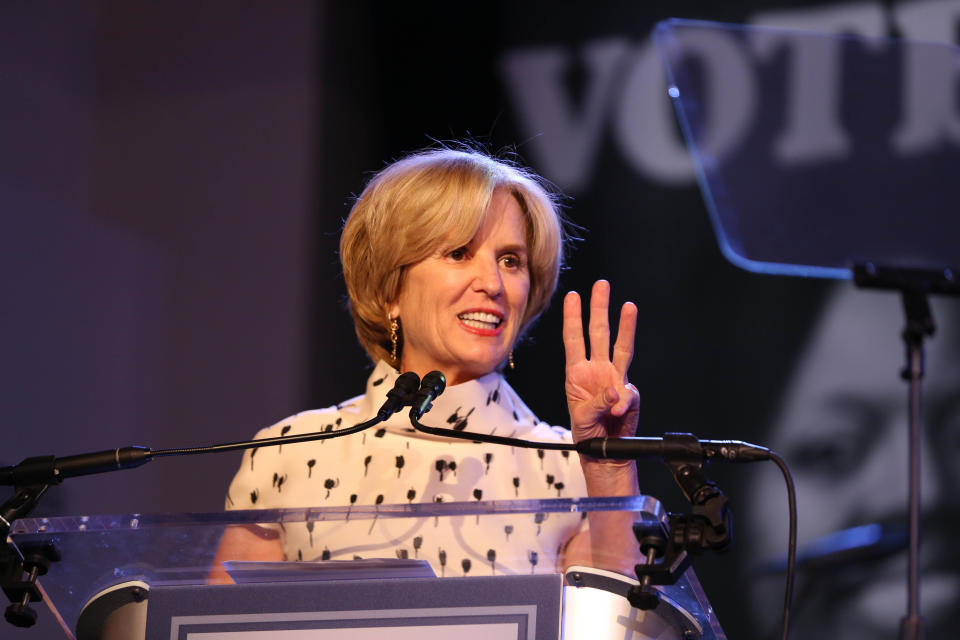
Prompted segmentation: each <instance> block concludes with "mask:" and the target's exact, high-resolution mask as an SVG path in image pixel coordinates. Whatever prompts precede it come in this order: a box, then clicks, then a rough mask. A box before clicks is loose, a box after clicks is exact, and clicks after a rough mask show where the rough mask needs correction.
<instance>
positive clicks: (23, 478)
mask: <svg viewBox="0 0 960 640" xmlns="http://www.w3.org/2000/svg"><path fill="white" fill-rule="evenodd" d="M153 454H154V452H153V451H151V450H150V449H148V448H147V447H136V446H134V447H122V448H119V449H109V450H107V451H96V452H94V453H82V454H80V455H75V456H64V457H62V458H55V457H53V456H40V457H36V458H27V459H26V460H24V461H22V462H21V463H20V464H18V465H16V466H12V467H0V485H14V486H22V485H29V484H36V483H54V484H59V483H60V482H62V481H63V479H64V478H72V477H75V476H86V475H91V474H95V473H104V472H106V471H120V470H121V469H132V468H134V467H139V466H140V465H142V464H146V463H147V462H150V460H151V459H152V458H153Z"/></svg>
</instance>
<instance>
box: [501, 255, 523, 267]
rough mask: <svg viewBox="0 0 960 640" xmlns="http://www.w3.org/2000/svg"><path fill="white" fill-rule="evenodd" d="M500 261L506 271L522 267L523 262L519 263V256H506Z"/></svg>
mask: <svg viewBox="0 0 960 640" xmlns="http://www.w3.org/2000/svg"><path fill="white" fill-rule="evenodd" d="M500 260H501V261H502V262H503V266H505V267H506V268H508V269H519V268H520V267H522V266H523V262H521V261H520V257H519V256H515V255H507V256H503V257H502V258H500Z"/></svg>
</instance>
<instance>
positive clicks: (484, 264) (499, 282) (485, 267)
mask: <svg viewBox="0 0 960 640" xmlns="http://www.w3.org/2000/svg"><path fill="white" fill-rule="evenodd" d="M474 269H475V271H474V287H475V288H476V289H477V290H478V291H483V292H484V293H486V294H487V295H489V296H490V297H497V296H499V295H500V294H501V293H502V292H503V278H502V277H501V274H500V264H499V263H498V262H497V260H496V259H495V258H492V257H490V258H487V257H480V256H478V257H476V258H475V259H474Z"/></svg>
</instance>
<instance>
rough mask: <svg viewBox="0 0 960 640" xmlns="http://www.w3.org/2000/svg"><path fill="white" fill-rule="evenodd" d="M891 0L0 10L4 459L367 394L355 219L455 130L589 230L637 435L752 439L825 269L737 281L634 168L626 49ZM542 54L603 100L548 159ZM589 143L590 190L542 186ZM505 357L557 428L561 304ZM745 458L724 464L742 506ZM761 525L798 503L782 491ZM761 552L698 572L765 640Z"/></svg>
mask: <svg viewBox="0 0 960 640" xmlns="http://www.w3.org/2000/svg"><path fill="white" fill-rule="evenodd" d="M949 5H950V3H943V2H927V3H924V2H918V3H903V6H909V7H913V9H914V10H916V11H919V10H921V9H924V7H925V6H926V7H927V8H929V13H930V14H931V15H933V16H934V17H935V18H936V16H941V18H936V19H929V20H927V21H926V22H924V21H923V20H919V21H914V22H911V23H910V25H912V26H911V27H910V28H911V29H912V31H910V33H908V35H910V36H911V37H918V38H924V39H940V40H944V39H945V38H944V35H946V36H948V37H947V38H946V39H948V40H951V41H956V40H957V24H958V22H957V17H958V15H960V11H957V10H954V9H955V8H954V9H951V8H950V6H949ZM945 6H946V8H945ZM900 8H902V7H901V5H899V4H897V3H860V4H856V5H847V4H840V3H799V2H766V3H764V2H748V1H743V2H727V3H723V4H722V6H720V5H718V3H713V2H689V3H682V4H680V5H678V3H666V2H647V3H609V2H591V3H586V4H580V3H578V4H572V3H571V4H560V3H522V4H517V3H507V2H492V3H485V4H483V5H482V6H469V7H464V6H461V5H452V4H448V3H440V2H425V3H417V4H415V5H411V4H409V3H401V4H398V3H376V2H349V3H347V2H317V3H311V2H292V1H291V2H277V3H269V4H267V3H258V2H201V3H185V2H183V3H181V2H174V3H151V2H117V1H111V0H102V1H100V2H96V1H94V0H89V1H87V2H78V3H56V2H40V3H30V4H26V3H23V4H17V5H14V4H7V5H5V6H4V7H3V8H2V9H0V81H2V82H3V86H4V94H5V98H4V99H3V100H2V102H0V144H2V149H3V152H2V153H0V206H2V207H3V213H2V217H0V220H2V229H3V231H2V233H0V273H2V276H0V287H2V291H0V293H2V297H3V303H2V306H0V335H2V338H0V340H2V342H0V344H2V354H3V362H4V366H3V367H2V368H0V389H2V391H0V403H2V405H0V406H2V407H3V412H2V414H0V418H2V419H3V421H4V426H3V431H4V434H5V437H6V443H5V446H4V448H3V449H2V450H0V451H2V453H0V462H3V463H5V464H10V463H14V462H16V461H18V460H19V459H21V458H23V457H26V456H28V455H40V454H55V455H66V454H69V453H74V452H79V451H87V450H96V449H100V448H107V447H113V446H117V445H125V444H131V443H133V444H142V445H147V446H150V447H153V448H163V447H168V446H190V445H200V444H205V443H211V442H219V441H226V440H236V439H240V438H244V437H247V436H249V435H252V434H253V433H254V432H255V431H256V429H258V428H259V427H261V426H264V425H267V424H270V423H272V422H274V421H276V420H277V419H280V418H282V417H283V416H285V415H289V414H290V413H293V412H295V411H297V410H301V409H304V408H309V407H319V406H328V405H330V404H333V403H335V402H338V401H340V400H342V399H344V398H346V397H349V396H353V395H356V394H357V393H359V392H360V391H361V390H362V385H363V381H364V379H365V376H366V371H367V370H368V369H369V366H370V364H369V363H368V362H367V361H366V358H365V356H364V354H363V352H362V350H361V349H360V347H359V346H358V345H357V343H356V340H355V338H354V334H353V328H352V325H351V322H350V319H349V316H348V314H347V313H346V311H345V309H344V297H345V289H344V286H343V282H342V278H341V277H340V269H339V264H338V259H337V255H336V247H337V242H338V237H339V229H340V225H341V223H342V219H343V217H344V216H345V215H346V213H347V212H348V210H349V206H350V202H351V199H352V196H353V194H356V193H359V191H360V190H361V189H362V188H363V185H364V183H365V181H366V180H367V179H368V178H369V177H370V175H371V174H372V173H373V172H375V171H376V170H378V169H379V168H381V167H383V166H384V165H385V164H386V163H387V162H388V161H389V160H391V159H393V158H397V157H399V156H401V155H403V154H404V153H405V152H409V151H413V150H417V149H420V148H423V147H425V146H430V145H432V144H434V142H435V141H456V140H461V141H462V140H469V141H472V142H474V143H476V144H478V145H480V146H483V147H484V148H487V149H489V150H491V151H493V152H501V151H504V150H506V151H509V152H515V153H516V154H517V155H518V156H519V157H520V158H521V159H522V160H523V161H524V162H525V163H527V164H529V165H530V166H532V167H533V168H534V169H535V170H537V171H539V172H541V173H543V174H544V175H545V177H546V178H547V179H549V180H552V181H554V182H555V183H556V184H557V186H558V187H559V188H560V189H561V190H563V191H564V192H565V194H566V195H567V196H568V198H567V199H566V201H565V205H566V212H567V214H568V216H569V218H570V220H571V221H572V222H573V223H575V224H576V225H578V227H579V229H580V230H579V231H578V234H579V235H580V236H581V238H582V241H580V242H577V243H576V246H575V248H574V250H573V251H572V253H571V255H570V259H569V269H568V270H566V271H565V272H564V273H563V275H562V277H561V284H560V290H561V291H565V290H570V289H576V290H579V291H586V290H587V289H588V288H589V286H590V284H591V283H592V282H593V281H594V280H595V279H597V278H600V277H605V278H608V279H609V280H610V281H611V283H612V285H613V295H614V299H615V301H616V302H622V301H624V300H633V301H635V302H636V303H637V305H638V306H639V309H640V322H639V327H638V338H637V342H636V357H635V360H634V364H633V367H632V369H631V380H632V381H633V382H634V383H635V384H636V385H637V387H638V388H639V389H640V390H641V394H642V396H643V406H642V415H641V432H642V433H643V434H648V435H656V434H661V433H663V432H665V431H692V432H694V433H696V434H697V435H698V436H701V437H707V438H709V437H715V438H739V439H745V440H756V441H759V442H763V440H764V435H763V434H764V431H765V429H766V426H765V425H766V424H767V423H768V422H769V420H770V419H771V415H772V414H773V412H774V411H775V408H776V406H777V403H778V397H779V396H778V392H779V390H780V389H781V387H782V386H783V384H784V383H785V380H786V379H787V376H788V375H789V372H790V367H791V364H792V363H793V361H794V359H795V358H796V356H797V354H798V353H799V351H800V349H801V348H802V346H803V344H804V338H805V337H806V335H807V334H808V331H809V327H810V324H811V322H812V320H813V318H814V317H815V315H816V313H817V310H818V307H819V304H820V303H821V301H822V300H823V299H824V296H825V295H826V293H827V289H828V286H829V285H828V284H825V283H823V282H821V281H814V280H803V279H798V278H775V277H771V276H761V275H755V274H750V273H747V272H744V271H740V270H738V269H737V268H735V267H733V266H732V265H730V264H729V263H728V262H727V261H726V260H725V259H724V258H723V257H722V256H721V254H720V251H719V249H718V248H717V243H716V240H715V238H714V235H713V230H712V228H711V226H710V222H709V219H708V216H707V213H706V209H705V207H704V205H703V200H702V198H701V196H700V193H699V191H698V189H697V188H696V184H695V181H694V177H693V173H692V170H687V171H684V170H675V169H674V170H671V169H669V166H668V165H669V163H668V160H669V158H667V157H666V156H664V160H663V162H664V164H663V166H660V165H658V164H657V162H658V156H657V154H656V153H651V154H648V156H647V162H648V164H646V165H644V164H643V163H642V162H637V161H636V160H635V159H631V156H630V153H629V152H628V151H625V149H626V148H627V147H628V144H627V143H626V142H624V139H623V138H624V135H625V134H624V126H625V125H624V124H623V123H624V121H625V119H629V118H630V117H633V116H632V115H631V111H630V109H631V108H632V104H631V102H630V100H631V94H629V93H628V92H627V91H626V88H627V87H629V86H631V85H630V82H629V77H630V76H629V74H630V73H631V70H632V68H635V67H632V65H639V64H640V62H639V60H640V57H632V56H634V55H635V56H642V55H645V54H644V53H643V52H644V51H646V49H645V48H646V47H649V46H650V45H649V33H650V30H651V28H652V26H653V25H654V23H655V22H656V21H658V20H660V19H663V18H666V17H670V16H677V17H691V18H701V19H710V20H721V21H726V22H738V23H754V24H760V23H762V24H782V25H783V26H799V25H806V26H807V28H817V27H819V28H820V30H824V31H842V30H847V31H854V32H861V31H865V32H869V33H870V34H872V35H884V34H888V33H897V32H898V31H902V30H903V29H904V28H905V27H904V24H905V22H904V21H899V22H898V18H897V16H898V15H900V14H898V10H899V9H900ZM465 12H466V17H465ZM944 16H945V17H948V18H949V20H947V19H945V18H944ZM917 25H919V26H917ZM924 25H927V27H924ZM924 28H928V29H929V33H925V32H923V29H924ZM605 41H610V42H614V43H617V46H621V47H624V48H625V50H627V51H633V52H635V54H631V55H630V56H626V57H624V58H623V60H622V61H621V62H620V63H618V65H617V67H616V70H615V71H614V76H613V79H612V81H611V82H610V83H609V85H608V86H607V88H606V91H605V92H602V94H600V95H599V97H597V95H598V94H597V93H595V92H594V91H593V89H595V85H593V84H592V83H593V82H594V81H595V78H594V76H593V75H591V67H590V64H589V63H588V61H587V60H585V57H584V55H583V52H584V51H587V50H589V49H590V48H591V47H594V46H596V45H597V43H603V42H605ZM544 51H547V52H553V54H556V55H560V56H561V57H562V58H563V59H564V60H566V64H564V65H563V69H562V73H561V75H560V81H559V84H558V85H557V89H558V92H559V93H558V95H559V96H561V97H562V98H563V100H564V101H565V104H566V106H565V108H566V109H568V110H569V114H571V115H572V117H574V119H575V120H576V118H577V117H580V116H582V117H583V122H587V121H588V120H589V118H587V116H586V115H585V114H587V112H588V111H589V108H590V106H591V104H592V103H591V99H596V100H599V102H598V103H597V104H600V105H601V106H599V107H596V109H595V111H590V113H593V114H594V115H595V116H596V117H595V118H594V119H593V120H591V122H594V124H595V126H593V128H591V127H588V126H585V127H584V130H587V129H589V130H590V131H591V132H592V133H591V134H590V135H587V136H586V137H585V138H584V140H587V142H585V143H584V144H579V145H576V144H575V145H572V146H569V147H564V146H563V145H557V140H558V138H557V133H558V132H557V131H555V130H549V128H548V129H547V130H544V128H542V127H539V128H538V127H537V126H536V123H535V122H531V121H529V120H528V119H527V118H525V117H524V115H523V114H522V109H520V108H519V107H518V99H519V98H518V94H517V93H516V91H514V90H512V89H511V84H510V82H509V80H508V76H507V71H506V70H505V69H506V66H507V61H508V60H510V59H512V57H514V56H523V55H526V54H529V53H531V52H533V53H537V52H544ZM650 91H660V92H661V93H662V87H660V88H659V89H658V88H657V87H656V86H655V85H654V86H651V87H650ZM548 98H549V96H544V99H545V100H546V99H548ZM662 100H664V101H666V98H665V97H663V98H662ZM594 106H595V105H594ZM636 111H637V115H636V117H637V118H641V119H642V118H644V117H646V112H644V111H642V110H641V109H640V106H639V105H638V106H637V107H636ZM625 114H626V115H625ZM660 122H663V123H665V126H667V127H669V135H665V136H664V138H667V139H669V140H670V141H672V144H673V147H672V151H673V152H679V150H682V148H683V147H682V142H681V139H680V137H679V133H678V132H677V130H676V128H675V125H674V124H673V122H672V120H669V121H660ZM667 151H670V150H669V149H668V150H667ZM581 153H582V154H583V155H582V158H583V166H584V167H586V168H585V169H584V170H583V171H581V172H580V173H579V174H578V175H579V178H577V179H571V178H569V177H568V176H566V175H565V174H564V175H557V172H555V171H554V173H553V174H552V173H551V169H552V168H553V167H557V166H568V165H565V164H564V163H565V162H566V161H567V160H568V159H569V158H572V157H574V156H575V155H577V154H581ZM665 153H666V152H665ZM564 154H567V155H564ZM658 167H659V168H658ZM663 167H668V168H663ZM891 339H896V336H892V337H891ZM516 362H517V369H516V371H514V372H511V373H510V374H509V379H510V382H511V384H512V385H513V386H514V387H515V388H516V389H517V390H518V391H519V392H520V394H521V395H522V396H523V397H524V398H525V400H526V401H527V403H528V404H529V405H530V406H531V407H532V408H533V409H534V410H535V411H537V412H538V413H539V414H540V417H541V418H542V419H544V420H547V421H549V422H551V423H554V424H565V423H566V410H565V406H564V401H563V395H562V388H563V387H562V382H563V352H562V348H561V342H560V316H559V305H553V306H552V307H551V308H550V309H549V310H548V311H547V312H546V313H545V314H544V316H543V317H542V319H541V320H540V322H539V325H538V326H537V327H536V328H535V329H534V331H533V332H532V334H531V337H530V339H529V340H528V341H527V342H526V343H525V344H523V345H521V346H520V347H519V348H518V349H517V351H516ZM238 459H239V456H233V455H221V456H214V457H208V458H206V459H205V460H203V461H202V462H201V461H200V460H196V459H194V460H191V459H184V460H176V461H166V460H165V461H162V462H155V463H153V464H152V465H149V466H148V467H144V468H142V469H139V470H136V471H130V472H126V474H125V475H123V476H122V477H120V476H117V475H115V476H114V477H102V478H85V479H79V480H75V481H73V482H71V483H68V484H67V485H65V486H63V487H59V488H57V489H56V491H55V492H54V493H53V494H52V495H50V496H48V498H47V499H46V500H45V502H44V504H43V505H42V506H41V508H40V512H41V513H46V514H67V513H120V512H134V511H141V512H142V511H204V510H216V509H219V508H221V507H222V500H223V494H224V491H225V488H226V486H227V483H228V482H229V479H230V477H231V475H232V473H233V471H234V469H235V467H236V464H237V462H238ZM752 473H753V469H752V468H750V467H736V468H723V467H716V466H715V467H714V468H712V469H711V477H712V478H714V479H715V480H717V481H718V483H719V484H720V485H721V486H722V487H723V488H724V491H725V492H726V493H727V494H728V495H729V496H730V499H731V502H732V504H733V507H734V511H735V512H736V509H737V504H738V499H739V498H741V497H742V496H743V495H744V494H743V487H744V486H745V485H746V483H749V482H750V481H751V477H755V476H752V475H751V474H752ZM641 487H642V489H643V490H644V491H645V492H647V493H650V494H651V495H654V496H656V497H658V498H660V499H661V500H663V501H664V502H665V503H666V505H667V506H668V507H669V508H671V509H683V508H684V504H683V500H682V497H681V496H680V494H679V492H678V491H677V490H676V489H675V488H674V487H673V485H672V482H671V480H670V478H669V476H668V474H667V472H666V470H665V469H663V468H660V467H659V466H656V465H650V466H644V467H643V468H642V469H641ZM771 517H777V518H780V517H783V518H785V517H786V508H785V506H784V507H782V508H781V509H780V510H779V511H778V512H777V513H776V514H772V516H771ZM784 546H785V545H784ZM750 548H751V540H750V539H749V537H740V538H739V539H737V541H736V545H735V547H734V549H733V551H732V552H731V553H730V554H728V555H726V556H725V557H706V558H704V559H703V560H701V561H699V564H698V565H697V566H698V573H699V574H700V575H701V577H702V580H703V582H704V585H705V588H706V591H707V594H708V595H709V596H710V597H711V599H712V601H713V603H714V605H715V607H716V609H717V613H718V615H719V618H720V620H721V623H723V624H724V626H725V628H726V630H727V633H728V635H729V636H730V637H732V638H737V637H760V636H761V635H762V632H761V631H760V630H758V629H756V628H753V627H752V625H751V624H750V623H749V622H748V617H749V615H750V614H749V609H748V606H747V604H746V602H745V596H744V591H745V589H744V585H745V583H746V582H747V581H748V580H749V579H750V577H749V576H750V573H749V570H748V567H749V566H750V565H751V564H754V563H755V561H757V560H759V559H756V558H751V557H750V553H749V550H750ZM9 633H10V630H9V629H6V628H4V629H3V630H0V636H3V637H6V636H7V634H9ZM38 633H39V632H38ZM29 636H30V634H29V633H24V634H21V637H29ZM36 637H40V636H36Z"/></svg>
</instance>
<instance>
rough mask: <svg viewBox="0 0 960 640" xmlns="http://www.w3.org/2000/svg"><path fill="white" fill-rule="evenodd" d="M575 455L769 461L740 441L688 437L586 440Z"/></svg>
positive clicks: (763, 450)
mask: <svg viewBox="0 0 960 640" xmlns="http://www.w3.org/2000/svg"><path fill="white" fill-rule="evenodd" d="M577 452H578V453H582V454H585V455H588V456H592V457H594V458H608V459H612V460H643V459H647V460H650V459H654V460H667V461H680V460H690V461H700V460H710V459H711V458H721V459H723V460H726V461H727V462H759V461H761V460H770V458H771V451H770V450H769V449H767V448H766V447H761V446H759V445H755V444H750V443H749V442H742V441H740V440H698V439H697V438H695V437H694V436H693V435H692V434H689V433H665V434H664V435H663V437H662V438H589V439H587V440H582V441H581V442H578V443H577Z"/></svg>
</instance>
